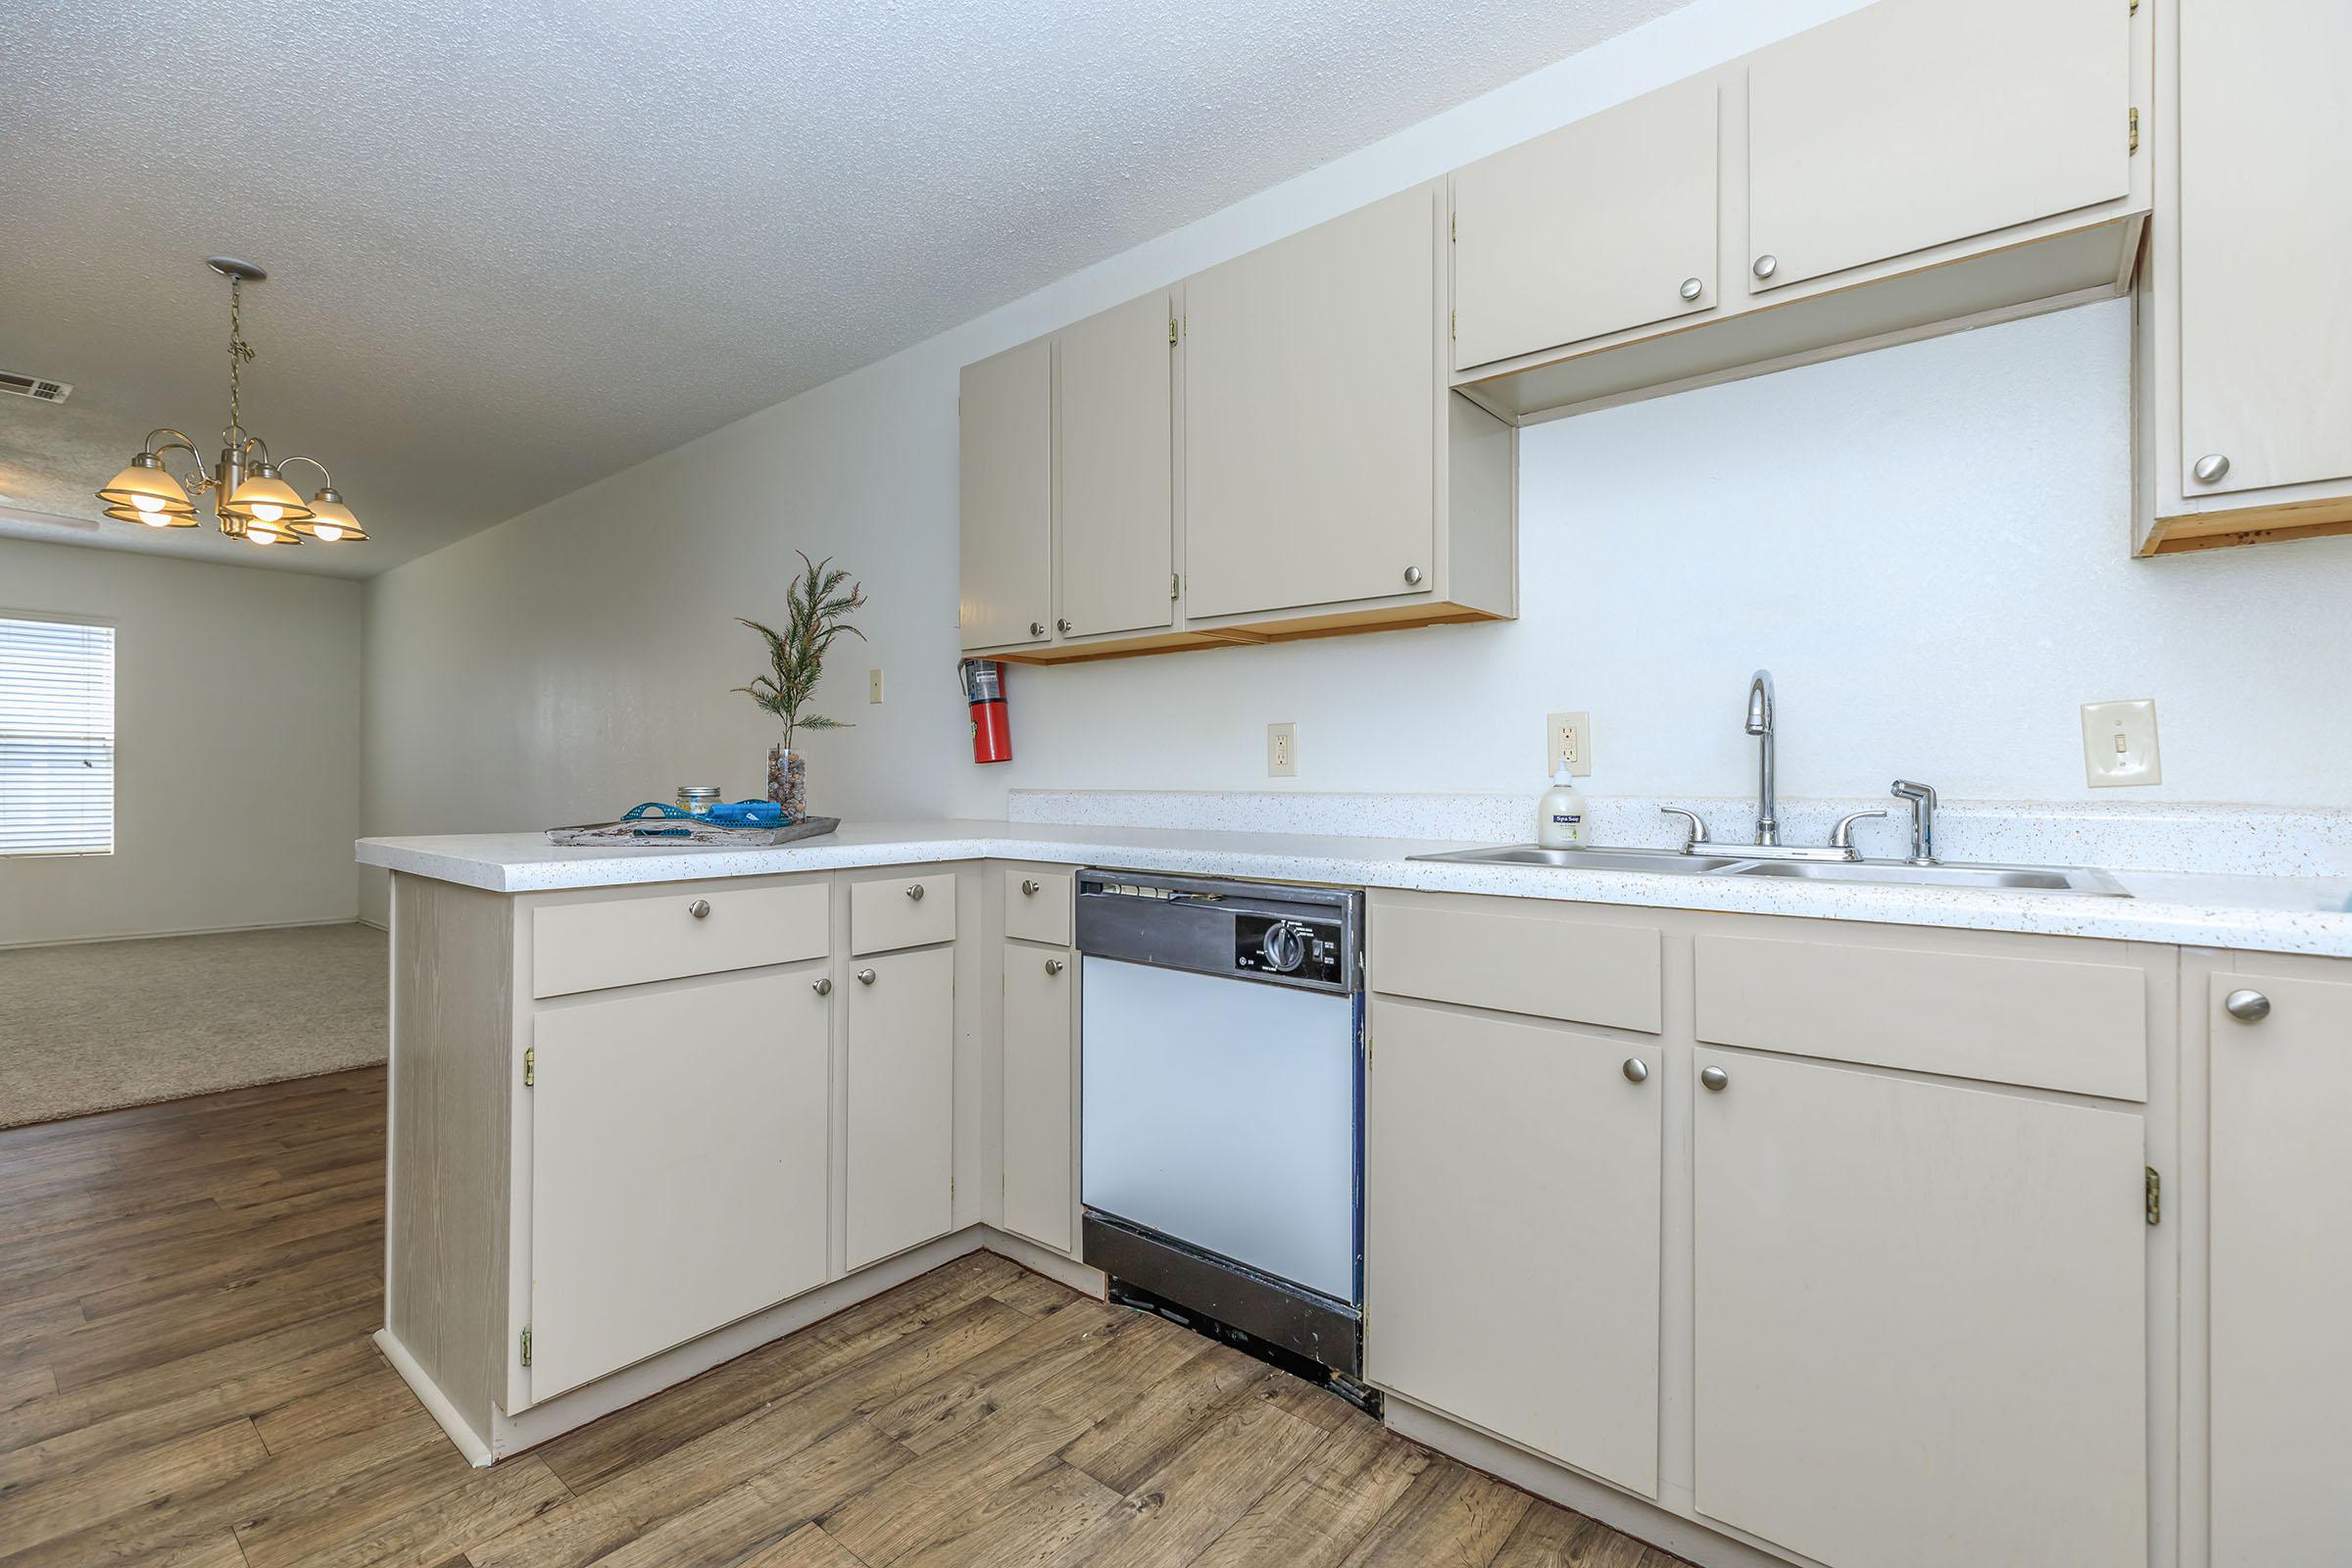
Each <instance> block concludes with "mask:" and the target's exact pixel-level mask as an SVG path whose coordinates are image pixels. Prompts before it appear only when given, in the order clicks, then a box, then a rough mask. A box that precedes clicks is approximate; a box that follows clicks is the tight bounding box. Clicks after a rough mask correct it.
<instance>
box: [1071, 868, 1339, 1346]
mask: <svg viewBox="0 0 2352 1568" xmlns="http://www.w3.org/2000/svg"><path fill="white" fill-rule="evenodd" d="M1362 919H1363V896H1362V895H1361V894H1360V893H1355V892H1351V891H1348V890H1344V889H1338V888H1311V887H1293V886H1286V885H1283V884H1278V883H1265V882H1229V881H1212V880H1208V879H1204V878H1198V877H1178V876H1165V875H1158V874H1150V873H1144V872H1135V871H1103V870H1089V871H1082V872H1080V873H1079V875H1078V891H1077V936H1078V943H1077V945H1078V951H1079V954H1080V956H1081V961H1082V964H1083V970H1082V974H1081V982H1082V983H1081V985H1080V989H1079V996H1080V1005H1079V1053H1080V1061H1081V1077H1080V1083H1081V1090H1080V1094H1081V1113H1080V1120H1079V1127H1080V1135H1081V1150H1080V1184H1079V1185H1080V1197H1081V1199H1082V1201H1083V1202H1084V1205H1085V1221H1084V1226H1083V1238H1082V1251H1083V1254H1084V1256H1085V1258H1086V1261H1087V1262H1089V1263H1091V1264H1093V1265H1094V1266H1095V1267H1097V1268H1100V1269H1102V1270H1103V1272H1104V1273H1105V1274H1107V1275H1109V1276H1110V1277H1111V1279H1112V1281H1113V1285H1114V1288H1120V1289H1123V1291H1124V1292H1125V1293H1126V1294H1127V1295H1128V1296H1129V1297H1130V1298H1131V1299H1133V1298H1135V1297H1137V1296H1140V1297H1141V1298H1142V1299H1143V1300H1142V1304H1148V1305H1152V1306H1157V1307H1162V1308H1163V1309H1164V1307H1165V1306H1167V1305H1172V1306H1174V1307H1176V1308H1178V1309H1180V1313H1181V1314H1182V1315H1185V1316H1187V1317H1188V1319H1189V1318H1190V1317H1193V1316H1198V1317H1200V1318H1204V1319H1206V1320H1207V1322H1206V1323H1205V1324H1201V1325H1198V1326H1201V1327H1204V1328H1207V1329H1209V1330H1210V1331H1211V1332H1215V1333H1217V1334H1219V1336H1220V1337H1221V1338H1227V1339H1231V1340H1234V1341H1235V1342H1236V1343H1244V1344H1248V1345H1249V1348H1252V1349H1255V1350H1258V1351H1259V1352H1260V1353H1264V1351H1265V1348H1268V1347H1270V1348H1272V1350H1273V1351H1274V1352H1275V1354H1273V1355H1271V1356H1269V1359H1277V1360H1282V1359H1284V1358H1285V1357H1291V1358H1302V1359H1303V1360H1305V1361H1307V1362H1311V1363H1313V1364H1314V1366H1315V1367H1318V1368H1322V1369H1326V1370H1328V1371H1331V1372H1337V1373H1340V1374H1343V1375H1344V1376H1345V1377H1346V1378H1347V1379H1348V1380H1350V1381H1352V1379H1353V1378H1354V1377H1355V1376H1356V1374H1357V1373H1358V1372H1359V1371H1360V1370H1361V1367H1362V1361H1363V1336H1362V1321H1363V1247H1362V1236H1363V1224H1362V1203H1361V1194H1362V1185H1363V1082H1364V1080H1363V1051H1362V1040H1363V1007H1362V1000H1363V999H1362V981H1363V964H1362V961H1361V942H1360V931H1361V928H1362ZM1172 1315H1173V1314H1172ZM1250 1342H1255V1343H1253V1344H1252V1343H1250Z"/></svg>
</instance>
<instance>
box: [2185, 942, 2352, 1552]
mask: <svg viewBox="0 0 2352 1568" xmlns="http://www.w3.org/2000/svg"><path fill="white" fill-rule="evenodd" d="M2241 988H2243V989H2246V990H2252V991H2258V992H2261V993H2262V994H2263V995H2264V996H2266V997H2268V998H2269V999H2270V1002H2271V1013H2270V1016H2269V1017H2267V1018H2264V1019H2262V1020H2261V1021H2259V1022H2256V1023H2244V1022H2240V1021H2239V1020H2238V1019H2236V1018H2233V1017H2231V1016H2229V1012H2228V1011H2227V1010H2225V1008H2224V1003H2225V1002H2226V1001H2227V1000H2228V998H2229V994H2230V993H2231V992H2232V991H2235V990H2239V989H2241ZM2207 1007H2208V1012H2209V1014H2210V1020H2211V1021H2210V1023H2209V1025H2208V1027H2209V1029H2210V1031H2211V1039H2212V1042H2213V1056H2212V1073H2213V1102H2212V1105H2213V1122H2212V1132H2211V1148H2212V1161H2213V1163H2212V1171H2213V1209H2212V1218H2213V1232H2212V1236H2213V1244H2212V1245H2213V1250H2212V1280H2213V1284H2212V1292H2213V1295H2212V1303H2213V1304H2212V1319H2211V1322H2212V1345H2213V1349H2212V1362H2211V1365H2212V1370H2213V1399H2212V1407H2213V1561H2214V1563H2215V1564H2216V1565H2217V1568H2218V1565H2220V1564H2227V1563H2280V1564H2283V1563H2318V1562H2331V1561H2338V1560H2340V1559H2341V1556H2342V1553H2343V1551H2344V1549H2345V1547H2344V1543H2345V1542H2346V1541H2347V1540H2352V1489H2348V1488H2346V1486H2345V1485H2344V1476H2345V1474H2346V1473H2347V1472H2352V1424H2348V1423H2347V1422H2346V1420H2345V1415H2344V1394H2345V1391H2346V1390H2348V1389H2352V1336H2347V1335H2346V1333H2345V1332H2344V1326H2345V1323H2346V1321H2347V1320H2352V1182H2347V1181H2346V1180H2345V1179H2344V1169H2343V1145H2344V1126H2343V1124H2344V1107H2345V1106H2346V1105H2352V985H2331V984H2328V983H2327V982H2324V981H2317V980H2300V979H2297V980H2290V979H2285V978H2282V977H2276V976H2271V975H2263V974H2238V975H2226V974H2217V975H2215V976H2213V977H2212V996H2211V997H2210V999H2209V1000H2208V1003H2207Z"/></svg>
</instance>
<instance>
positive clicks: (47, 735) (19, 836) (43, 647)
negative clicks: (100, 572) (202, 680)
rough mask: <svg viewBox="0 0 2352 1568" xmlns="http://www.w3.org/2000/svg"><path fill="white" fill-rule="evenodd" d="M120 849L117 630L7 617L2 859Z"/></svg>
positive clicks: (0, 645) (1, 687)
mask: <svg viewBox="0 0 2352 1568" xmlns="http://www.w3.org/2000/svg"><path fill="white" fill-rule="evenodd" d="M114 849H115V628H114V627H112V626H93V625H87V624H84V623H82V622H79V621H68V620H30V619H12V618H10V617H7V616H0V855H111V854H113V853H114Z"/></svg>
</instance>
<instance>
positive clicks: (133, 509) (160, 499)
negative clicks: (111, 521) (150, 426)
mask: <svg viewBox="0 0 2352 1568" xmlns="http://www.w3.org/2000/svg"><path fill="white" fill-rule="evenodd" d="M98 499H99V500H101V501H104V502H108V503H110V504H111V505H112V506H113V507H116V508H120V509H121V510H122V511H123V512H130V513H150V512H161V513H166V514H169V515H172V516H177V517H194V516H195V515H196V503H195V502H193V501H190V500H189V499H188V493H187V492H186V491H185V490H183V489H181V488H180V487H179V481H178V480H177V479H174V478H172V475H171V474H169V473H167V472H165V471H164V466H163V465H162V464H160V463H155V462H153V460H149V461H148V462H146V463H139V462H133V463H132V464H131V466H129V467H127V468H124V469H123V471H122V472H121V473H118V474H116V475H115V476H114V478H113V479H111V480H110V481H108V483H107V485H106V487H105V488H104V489H102V490H100V491H99V492H98ZM107 515H109V516H113V515H115V514H114V513H113V512H111V511H110V512H109V513H108V514H107ZM125 520H127V521H130V522H145V521H147V520H148V519H147V518H146V517H144V516H132V517H129V518H127V519H125Z"/></svg>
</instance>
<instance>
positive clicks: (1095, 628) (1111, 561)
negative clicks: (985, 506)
mask: <svg viewBox="0 0 2352 1568" xmlns="http://www.w3.org/2000/svg"><path fill="white" fill-rule="evenodd" d="M1173 319H1175V318H1174V314H1173V307H1172V306H1171V305H1170V303H1169V300H1168V296H1167V295H1166V294H1165V293H1159V294H1148V295H1146V296H1145V297H1144V298H1142V299H1140V300H1135V301H1132V302H1130V303H1128V304H1126V305H1122V306H1120V307H1119V308H1118V309H1117V310H1115V311H1105V312H1104V313H1103V314H1102V315H1101V316H1096V317H1091V318H1089V319H1086V320H1083V321H1080V322H1079V323H1078V324H1077V325H1076V326H1073V327H1070V328H1068V329H1067V330H1065V331H1064V332H1063V333H1062V334H1061V342H1060V354H1061V391H1060V395H1059V397H1058V398H1057V400H1056V407H1057V408H1058V409H1059V411H1060V420H1061V437H1060V441H1059V443H1058V445H1057V446H1056V447H1055V449H1054V450H1055V452H1056V453H1057V454H1058V459H1059V467H1060V473H1061V488H1060V492H1059V496H1060V507H1061V515H1060V518H1059V521H1058V524H1057V528H1056V533H1055V537H1056V538H1057V539H1058V540H1059V541H1060V544H1061V613H1060V617H1059V621H1057V623H1056V624H1057V625H1059V624H1060V623H1061V622H1066V623H1067V625H1066V629H1065V630H1064V631H1063V635H1065V636H1071V637H1087V636H1092V635H1095V634H1097V633H1100V632H1112V631H1146V630H1150V629H1152V628H1153V627H1158V626H1166V625H1169V624H1171V623H1172V622H1173V620H1174V619H1175V616H1174V613H1173V611H1174V606H1175V599H1174V597H1173V596H1172V595H1171V594H1170V593H1169V591H1168V575H1169V573H1170V572H1171V571H1172V570H1174V568H1175V550H1176V499H1175V498H1176V473H1175V427H1174V422H1173V419H1174V416H1173V413H1172V411H1171V410H1170V408H1169V404H1168V398H1169V391H1168V384H1169V380H1170V376H1171V370H1170V363H1169V362H1170V357H1171V355H1172V354H1173V352H1174V350H1173V346H1172V345H1171V344H1170V342H1169V331H1168V323H1169V322H1170V321H1172V320H1173Z"/></svg>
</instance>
